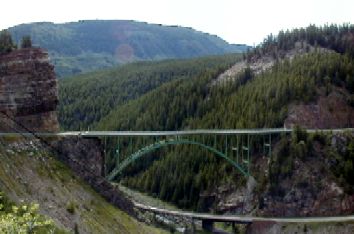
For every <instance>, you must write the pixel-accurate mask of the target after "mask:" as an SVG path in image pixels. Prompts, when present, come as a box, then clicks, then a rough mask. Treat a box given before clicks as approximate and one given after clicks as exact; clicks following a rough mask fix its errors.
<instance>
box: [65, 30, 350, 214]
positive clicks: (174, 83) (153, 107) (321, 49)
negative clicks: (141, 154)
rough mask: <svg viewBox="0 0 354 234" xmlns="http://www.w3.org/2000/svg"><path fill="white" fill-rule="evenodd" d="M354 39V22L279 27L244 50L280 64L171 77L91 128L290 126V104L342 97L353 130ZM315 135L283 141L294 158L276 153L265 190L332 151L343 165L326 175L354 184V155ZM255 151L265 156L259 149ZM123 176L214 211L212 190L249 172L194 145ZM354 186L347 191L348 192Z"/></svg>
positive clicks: (253, 58) (251, 57) (252, 57)
mask: <svg viewBox="0 0 354 234" xmlns="http://www.w3.org/2000/svg"><path fill="white" fill-rule="evenodd" d="M353 38H354V27H353V26H352V25H343V26H336V25H331V26H325V27H315V26H309V27H308V28H304V29H295V30H292V31H286V32H280V33H279V35H278V36H269V37H268V38H267V39H265V41H264V43H263V44H261V45H260V46H258V47H256V48H255V49H254V50H253V51H251V52H249V53H248V54H245V55H244V58H245V60H246V61H247V62H248V65H250V64H252V63H258V62H259V61H260V59H261V58H262V57H263V56H271V57H272V58H273V59H274V65H273V66H272V67H270V68H269V69H267V70H262V71H257V72H256V71H253V70H252V69H251V66H248V67H247V66H246V67H245V69H243V70H241V72H239V73H238V74H236V75H235V77H232V79H229V80H228V81H226V82H216V81H217V79H218V75H219V74H221V73H222V72H223V71H224V70H226V69H227V68H228V67H230V64H228V63H225V64H224V65H223V66H221V65H219V66H214V67H209V68H208V69H202V70H200V71H199V72H198V73H194V74H191V76H189V77H188V79H173V80H172V79H170V80H168V82H163V84H162V82H161V83H160V84H162V85H158V86H155V87H154V89H153V88H152V89H151V90H149V91H146V92H144V93H142V92H140V93H139V95H136V96H134V98H132V99H131V100H130V101H127V102H121V103H120V104H119V105H116V106H115V108H111V111H110V112H109V113H108V112H105V113H106V115H101V116H100V118H99V119H100V120H99V121H98V120H97V122H96V123H95V124H94V125H92V126H94V128H95V129H101V130H178V129H198V128H212V129H213V128H263V127H283V125H284V122H285V120H286V119H287V117H288V116H289V106H291V105H293V106H297V105H300V104H301V105H307V104H313V105H315V104H316V103H318V101H319V100H320V99H321V98H327V97H328V98H329V97H332V96H335V97H337V98H340V100H341V103H342V104H341V105H342V106H341V107H340V108H343V109H344V110H345V114H347V115H346V116H347V118H346V121H344V122H338V121H337V122H338V123H337V124H338V126H339V127H350V126H351V127H353V126H354V123H353V120H352V119H353V118H351V115H350V113H352V112H353V108H354V65H353V64H354V63H353V62H354V61H353V59H354V54H353V48H354V43H353ZM299 45H300V47H301V49H302V50H303V51H304V52H303V53H301V54H293V55H291V56H286V55H287V53H288V51H290V50H291V49H293V48H295V46H299ZM82 79H83V78H82ZM83 80H84V79H83ZM70 93H74V92H68V94H69V95H70ZM68 94H67V95H68ZM89 95H90V94H87V96H89ZM100 95H103V92H101V93H100ZM75 97H76V98H79V100H82V99H83V95H78V94H76V95H75ZM72 98H73V97H72ZM85 98H86V97H85ZM336 108H339V107H338V106H336V105H333V106H330V107H328V112H330V113H334V114H333V115H335V113H337V112H338V111H337V110H336ZM68 113H70V112H65V111H64V112H62V115H63V116H65V118H73V115H67V114H68ZM300 114H301V113H300ZM300 135H301V134H300ZM312 137H313V136H311V137H308V138H306V139H305V138H301V137H300V138H299V136H298V135H296V134H295V135H294V136H293V140H290V139H284V140H283V143H282V149H283V150H279V152H282V153H284V152H285V153H286V152H288V153H287V155H286V156H289V155H292V157H291V158H290V157H281V156H280V155H279V154H282V153H279V152H278V151H277V152H278V155H275V156H274V157H275V161H274V162H272V164H271V166H270V167H271V168H270V170H271V173H270V174H269V175H268V176H269V177H264V175H260V177H259V178H256V179H257V180H258V181H259V183H260V185H259V188H258V189H259V192H261V191H263V192H264V191H265V190H266V189H265V188H266V187H267V186H268V185H267V181H269V180H270V179H272V180H277V181H280V180H283V179H289V178H290V177H291V175H293V174H292V172H291V170H292V169H293V168H294V161H293V160H295V159H296V160H300V162H305V161H306V160H308V162H310V161H311V160H310V159H312V157H315V156H318V155H321V157H323V158H324V159H323V160H324V161H325V162H327V161H328V160H329V159H328V157H329V154H331V155H332V157H336V160H337V161H336V163H337V164H331V165H330V166H328V165H323V168H324V169H323V170H324V171H325V172H326V173H327V174H325V175H324V177H326V178H327V176H328V177H329V178H337V179H338V181H340V184H341V185H342V186H346V187H348V186H349V187H350V188H351V187H352V186H353V182H352V180H351V179H350V177H351V174H350V173H349V172H350V169H348V168H353V167H354V164H353V162H354V158H353V152H352V151H350V150H349V151H346V152H345V153H341V151H340V149H338V148H337V149H331V148H330V147H329V143H328V142H330V139H331V137H330V136H320V137H319V136H316V137H317V138H316V137H315V138H312ZM299 139H300V140H299ZM311 139H312V140H311ZM313 139H314V140H313ZM346 139H347V138H346ZM207 140H208V139H207ZM277 140H279V139H277ZM109 143H110V144H113V143H114V142H109ZM352 144H353V137H350V136H348V140H347V141H346V143H343V145H344V147H347V148H348V149H349V148H350V147H352V146H351V145H352ZM305 146H306V147H305ZM349 146H350V147H349ZM304 147H305V148H306V149H305V148H304ZM328 147H329V148H328ZM319 149H321V151H320V150H319ZM350 149H351V148H350ZM289 152H290V153H289ZM253 153H254V154H255V155H257V154H258V155H259V153H260V152H257V151H256V152H253ZM274 154H276V153H274ZM303 155H307V156H309V157H310V159H309V158H307V156H303ZM156 159H158V160H156ZM343 162H345V163H343ZM304 165H307V164H306V163H304ZM333 165H337V166H338V168H339V167H341V168H347V169H345V170H344V169H343V171H346V172H345V173H344V174H342V173H338V171H336V170H335V169H334V168H336V166H333ZM304 167H306V166H304ZM253 169H254V168H252V170H253ZM267 170H268V171H269V168H268V169H267ZM309 171H311V170H310V169H309ZM323 173H324V172H323ZM255 176H257V175H255ZM122 179H123V182H124V183H125V184H126V185H128V186H131V187H134V188H136V189H139V190H142V191H146V192H149V193H150V194H152V195H154V196H158V197H159V198H161V199H163V200H166V201H171V202H174V203H176V204H177V205H178V206H180V207H184V208H190V209H195V210H200V211H205V210H208V209H210V208H211V206H213V204H214V203H213V202H210V200H208V196H205V194H208V193H209V194H210V193H211V191H212V190H213V189H215V188H216V187H218V186H220V185H222V184H226V185H228V186H236V185H241V184H242V183H243V182H244V179H243V177H242V176H240V174H239V173H238V172H237V171H236V170H234V169H233V168H232V167H231V166H230V165H228V164H227V163H226V162H224V161H222V160H220V159H218V158H216V157H214V156H213V155H210V154H208V153H207V152H205V151H201V150H200V149H197V148H195V147H192V146H179V147H175V148H168V149H167V150H164V151H163V152H162V153H161V152H156V153H154V154H153V155H150V156H149V157H146V158H145V160H144V161H143V162H140V163H136V164H135V165H134V166H133V167H131V168H129V169H128V170H127V171H126V173H125V175H124V176H123V178H122ZM269 186H270V185H269ZM316 186H317V185H316ZM270 187H271V186H270ZM300 187H301V186H300ZM301 188H302V189H303V188H304V187H301ZM351 191H352V190H350V189H349V190H346V192H348V193H352V192H351ZM270 193H272V194H273V195H276V196H279V201H282V199H283V197H282V196H284V194H282V192H281V191H273V190H271V189H270ZM271 199H273V198H271ZM300 200H301V199H300ZM214 205H215V204H214Z"/></svg>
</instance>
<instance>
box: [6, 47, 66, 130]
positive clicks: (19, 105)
mask: <svg viewBox="0 0 354 234" xmlns="http://www.w3.org/2000/svg"><path fill="white" fill-rule="evenodd" d="M57 104H58V88H57V80H56V78H55V73H54V67H53V65H51V64H50V63H49V57H48V53H47V52H46V51H44V50H43V49H40V48H28V49H20V50H15V51H13V52H11V53H8V54H5V55H1V56H0V131H6V132H16V131H20V132H27V131H36V132H56V131H59V123H58V120H57V114H56V107H57Z"/></svg>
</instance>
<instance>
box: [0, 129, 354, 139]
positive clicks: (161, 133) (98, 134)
mask: <svg viewBox="0 0 354 234" xmlns="http://www.w3.org/2000/svg"><path fill="white" fill-rule="evenodd" d="M292 131H293V129H289V128H261V129H215V130H209V129H197V130H183V131H69V132H58V133H43V132H38V133H35V135H37V136H40V137H60V136H83V137H117V136H186V135H248V134H249V135H263V134H275V133H290V132H292ZM306 131H307V132H309V133H314V132H344V131H351V132H354V128H340V129H307V130H306ZM0 136H28V137H31V136H33V134H32V133H17V132H16V133H14V132H6V133H5V132H2V133H0Z"/></svg>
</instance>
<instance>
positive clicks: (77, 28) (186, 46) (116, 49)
mask: <svg viewBox="0 0 354 234" xmlns="http://www.w3.org/2000/svg"><path fill="white" fill-rule="evenodd" d="M9 31H10V32H11V34H12V36H13V38H14V40H15V41H16V42H19V41H20V40H21V38H22V37H23V36H25V35H30V36H31V38H32V41H33V44H34V45H38V46H40V47H42V48H46V49H48V51H49V54H50V56H51V58H52V61H53V64H54V65H55V67H56V72H57V74H58V76H59V77H63V76H67V75H71V74H77V73H85V72H88V71H93V70H97V69H101V68H108V67H112V66H115V65H118V64H125V63H129V62H132V61H142V60H162V59H169V58H172V59H173V58H194V57H200V56H206V55H219V54H226V53H233V52H238V53H240V52H245V51H246V50H247V48H249V47H248V46H246V45H242V44H229V43H228V42H226V41H225V40H223V39H222V38H220V37H218V36H216V35H211V34H208V33H204V32H201V31H197V30H195V29H193V28H188V27H181V26H168V25H161V24H149V23H146V22H138V21H133V20H82V21H78V22H69V23H62V24H55V23H51V22H37V23H30V24H20V25H17V26H14V27H11V28H9Z"/></svg>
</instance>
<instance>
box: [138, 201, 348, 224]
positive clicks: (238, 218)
mask: <svg viewBox="0 0 354 234" xmlns="http://www.w3.org/2000/svg"><path fill="white" fill-rule="evenodd" d="M134 205H135V207H137V208H139V209H142V210H146V211H151V212H154V213H159V214H166V215H173V216H183V217H186V218H193V219H197V220H210V221H213V222H238V223H252V222H257V221H265V222H277V223H323V222H353V221H354V215H349V216H333V217H294V218H275V217H270V218H267V217H253V216H245V215H213V214H206V213H193V212H184V211H176V210H166V209H160V208H156V207H152V206H146V205H143V204H140V203H136V202H134Z"/></svg>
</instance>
